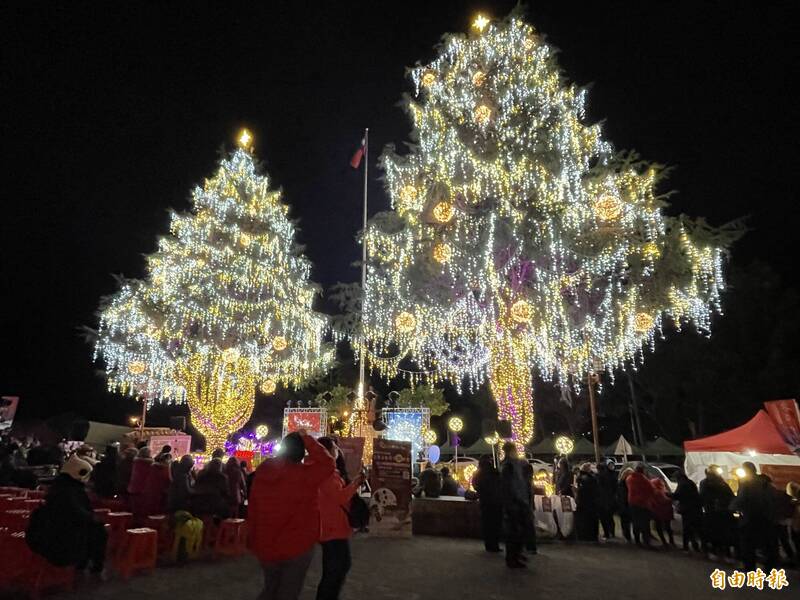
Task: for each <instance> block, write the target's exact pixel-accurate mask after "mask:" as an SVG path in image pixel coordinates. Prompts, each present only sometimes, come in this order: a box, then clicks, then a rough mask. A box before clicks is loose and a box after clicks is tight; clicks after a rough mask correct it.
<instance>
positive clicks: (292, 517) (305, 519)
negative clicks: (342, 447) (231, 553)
mask: <svg viewBox="0 0 800 600" xmlns="http://www.w3.org/2000/svg"><path fill="white" fill-rule="evenodd" d="M306 452H308V457H307V458H306V459H305V461H304V460H303V457H304V456H305V454H306ZM335 468H336V466H335V463H334V460H333V458H332V457H331V455H330V454H328V452H327V450H325V448H323V447H322V446H321V445H320V444H319V443H317V441H316V440H315V439H314V438H312V437H311V436H309V435H306V433H305V431H300V432H296V433H290V434H289V435H287V436H286V437H285V438H283V441H282V442H281V451H280V455H279V456H278V457H277V458H275V459H272V460H268V461H266V462H264V463H262V464H261V466H260V467H258V470H257V471H256V474H255V477H254V479H253V487H252V490H251V491H250V497H249V499H248V512H247V521H248V533H249V536H248V544H249V546H250V551H251V552H252V553H253V554H255V556H256V558H258V560H259V562H261V568H262V570H263V571H264V591H262V592H261V595H260V596H259V598H260V600H273V599H274V600H291V599H293V598H294V599H296V598H297V597H298V595H299V594H300V590H301V588H302V587H303V581H304V580H305V577H306V571H307V570H308V566H309V564H311V558H312V556H313V554H314V545H315V544H316V543H317V542H318V541H319V537H320V519H319V487H320V485H321V484H322V483H323V482H325V481H326V480H327V479H328V478H329V477H330V476H331V474H332V473H333V472H334V469H335Z"/></svg>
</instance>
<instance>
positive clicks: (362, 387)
mask: <svg viewBox="0 0 800 600" xmlns="http://www.w3.org/2000/svg"><path fill="white" fill-rule="evenodd" d="M368 171H369V127H367V128H366V129H364V218H363V224H362V225H363V226H362V229H361V324H362V331H361V333H362V339H361V352H360V353H359V354H360V356H359V361H358V362H359V373H358V387H359V391H360V393H361V397H360V398H359V399H358V401H359V403H360V404H361V406H362V408H363V409H364V410H367V409H368V408H369V407H368V406H367V403H366V398H367V389H366V365H365V359H366V349H365V346H364V344H365V343H366V342H365V339H364V337H363V334H364V331H363V325H364V311H365V310H366V306H365V297H364V294H365V292H366V289H367V173H368Z"/></svg>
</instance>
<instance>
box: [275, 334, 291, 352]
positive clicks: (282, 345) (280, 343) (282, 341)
mask: <svg viewBox="0 0 800 600" xmlns="http://www.w3.org/2000/svg"><path fill="white" fill-rule="evenodd" d="M288 345H289V342H287V341H286V338H285V337H283V336H282V335H278V336H275V339H274V340H272V347H273V348H274V349H275V350H276V351H277V352H281V351H283V350H286V347H287V346H288Z"/></svg>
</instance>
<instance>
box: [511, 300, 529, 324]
mask: <svg viewBox="0 0 800 600" xmlns="http://www.w3.org/2000/svg"><path fill="white" fill-rule="evenodd" d="M511 318H512V319H514V321H516V322H517V323H530V322H531V319H532V318H533V306H532V305H531V303H530V302H528V301H527V300H517V301H516V302H514V304H512V305H511Z"/></svg>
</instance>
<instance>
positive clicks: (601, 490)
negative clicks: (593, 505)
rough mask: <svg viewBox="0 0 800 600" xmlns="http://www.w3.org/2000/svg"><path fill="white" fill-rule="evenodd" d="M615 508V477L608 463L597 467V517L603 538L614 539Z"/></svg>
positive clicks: (599, 464) (601, 463)
mask: <svg viewBox="0 0 800 600" xmlns="http://www.w3.org/2000/svg"><path fill="white" fill-rule="evenodd" d="M616 506H617V475H616V473H614V470H613V469H612V468H611V467H610V466H609V463H605V462H600V463H598V465H597V516H598V517H599V518H600V525H602V527H603V538H605V539H607V540H608V539H611V538H613V537H614V529H615V527H614V525H615V524H614V511H615V510H616Z"/></svg>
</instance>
